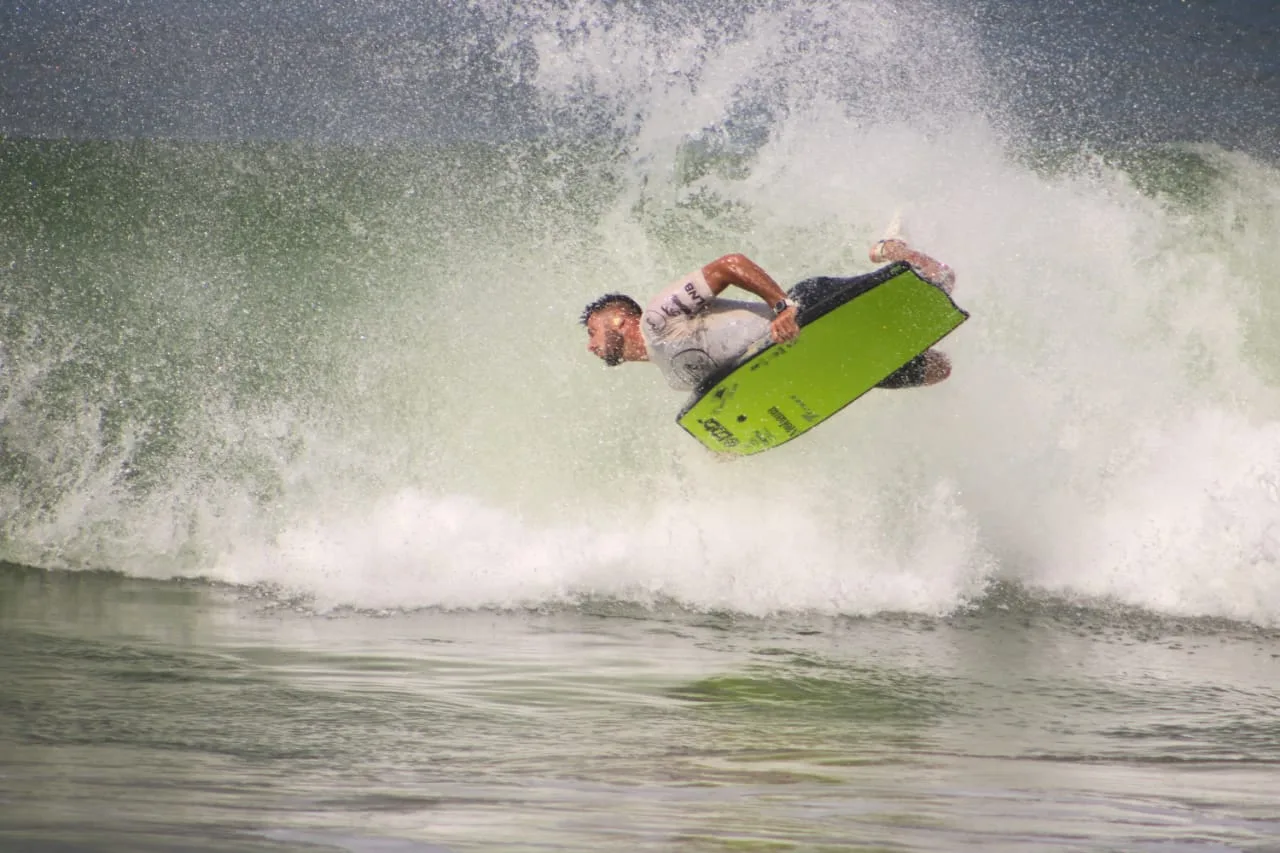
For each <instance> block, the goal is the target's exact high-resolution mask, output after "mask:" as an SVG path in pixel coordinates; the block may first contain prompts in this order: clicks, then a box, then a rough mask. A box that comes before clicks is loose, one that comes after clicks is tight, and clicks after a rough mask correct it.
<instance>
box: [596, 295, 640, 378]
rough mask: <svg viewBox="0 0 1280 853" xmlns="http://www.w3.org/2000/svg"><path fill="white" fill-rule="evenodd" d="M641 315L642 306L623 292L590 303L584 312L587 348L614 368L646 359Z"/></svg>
mask: <svg viewBox="0 0 1280 853" xmlns="http://www.w3.org/2000/svg"><path fill="white" fill-rule="evenodd" d="M641 313H642V312H641V310H640V305H639V303H637V302H636V301H635V300H634V299H632V298H631V297H630V296H625V295H623V294H621V293H606V294H605V295H604V296H601V297H600V298H599V299H597V300H596V301H594V302H592V303H590V304H589V305H587V307H586V308H584V309H582V317H581V320H582V325H584V326H586V327H587V349H588V350H590V351H591V352H592V354H594V355H597V356H599V357H600V358H602V359H604V363H605V364H607V365H609V366H610V367H615V366H617V365H619V364H621V363H622V362H624V361H640V360H642V359H643V358H644V357H645V348H644V338H643V336H642V335H641V334H640V315H641Z"/></svg>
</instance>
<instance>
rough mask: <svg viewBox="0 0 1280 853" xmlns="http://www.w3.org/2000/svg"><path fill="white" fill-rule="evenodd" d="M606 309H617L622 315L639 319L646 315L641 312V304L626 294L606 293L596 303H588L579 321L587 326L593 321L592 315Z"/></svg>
mask: <svg viewBox="0 0 1280 853" xmlns="http://www.w3.org/2000/svg"><path fill="white" fill-rule="evenodd" d="M606 308H617V309H618V310H620V311H622V313H624V314H630V315H631V316H633V317H639V316H640V315H641V314H643V313H644V312H643V311H641V310H640V303H639V302H636V301H635V300H634V299H632V298H631V297H630V296H627V295H626V294H625V293H606V294H605V295H604V296H601V297H600V298H599V299H597V300H596V301H595V302H591V303H588V304H587V307H586V308H583V309H582V316H581V317H579V318H578V321H579V322H580V323H582V325H584V326H585V325H587V321H588V320H590V319H591V315H592V314H594V313H596V312H597V311H603V310H604V309H606Z"/></svg>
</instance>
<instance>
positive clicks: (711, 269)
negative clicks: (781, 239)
mask: <svg viewBox="0 0 1280 853" xmlns="http://www.w3.org/2000/svg"><path fill="white" fill-rule="evenodd" d="M702 275H703V276H704V277H705V278H706V280H707V286H708V287H710V288H711V292H712V293H713V294H715V295H716V296H719V295H720V294H721V293H722V292H723V291H724V289H725V288H726V287H728V286H729V285H731V284H732V285H736V286H738V287H741V288H742V289H743V290H746V291H748V292H749V293H754V294H755V295H756V296H758V297H760V298H761V299H763V300H764V301H765V302H766V303H767V304H768V305H770V306H771V307H773V309H774V314H775V315H776V316H775V317H774V318H773V322H772V323H771V324H770V326H769V331H770V333H771V335H772V336H773V339H774V341H776V342H777V343H785V342H787V341H793V340H795V339H796V336H797V335H799V334H800V324H799V323H798V322H796V306H795V305H794V304H793V303H792V302H790V301H789V300H788V299H787V294H786V291H784V290H783V289H782V288H781V287H779V286H778V283H777V282H776V281H774V280H773V278H772V277H771V276H770V275H769V274H768V273H767V272H765V271H764V270H763V269H761V267H760V265H759V264H757V263H756V262H755V261H753V260H751V259H750V258H748V257H747V256H746V255H741V254H736V253H735V254H732V255H725V256H724V257H723V258H716V259H715V260H714V261H712V262H711V263H709V264H707V265H706V266H704V267H703V268H702ZM779 308H781V310H779Z"/></svg>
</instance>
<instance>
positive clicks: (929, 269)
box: [869, 240, 956, 294]
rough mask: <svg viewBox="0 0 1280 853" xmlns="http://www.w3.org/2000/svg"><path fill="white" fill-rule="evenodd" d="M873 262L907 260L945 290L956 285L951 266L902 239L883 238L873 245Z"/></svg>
mask: <svg viewBox="0 0 1280 853" xmlns="http://www.w3.org/2000/svg"><path fill="white" fill-rule="evenodd" d="M869 255H870V257H871V262H872V263H875V264H882V263H884V262H885V261H906V262H907V263H909V264H911V266H913V267H915V268H916V271H917V272H919V273H920V275H921V277H923V278H926V279H928V280H929V281H931V282H933V283H934V284H936V285H938V287H941V288H942V289H943V291H944V292H946V293H948V294H949V293H951V290H952V289H953V288H954V287H955V286H956V274H955V271H954V270H952V269H951V267H949V266H947V265H946V264H944V263H942V262H941V261H935V260H934V259H933V258H931V257H929V256H928V255H926V254H925V253H924V252H917V251H916V250H915V249H913V248H911V247H910V246H908V245H907V244H906V243H904V242H903V241H902V240H881V241H880V242H879V243H876V244H875V245H874V246H872V247H871V251H870V252H869Z"/></svg>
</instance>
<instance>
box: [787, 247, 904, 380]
mask: <svg viewBox="0 0 1280 853" xmlns="http://www.w3.org/2000/svg"><path fill="white" fill-rule="evenodd" d="M888 272H891V270H890V269H888V268H886V269H881V270H877V271H876V272H873V273H868V274H867V275H855V276H852V277H849V278H838V277H836V276H819V277H817V278H807V279H805V280H804V281H802V282H800V283H799V284H797V285H795V286H794V287H792V288H791V290H789V291H788V292H787V296H789V297H791V299H793V300H794V301H795V302H796V303H797V304H798V305H799V308H800V310H799V322H800V325H801V326H803V325H804V324H806V323H808V322H809V321H811V320H816V319H817V318H818V317H821V316H822V315H823V314H825V313H827V311H830V310H831V309H832V308H834V307H836V306H838V305H842V304H844V303H845V302H848V301H849V300H850V299H852V298H853V297H855V296H858V295H860V294H862V293H865V292H867V291H868V290H870V289H871V288H873V287H875V286H876V285H877V284H880V283H881V282H882V281H884V280H885V277H886V273H888ZM927 356H928V353H921V354H920V355H918V356H916V357H915V358H913V359H911V360H910V361H908V362H907V363H906V364H904V365H902V367H899V368H898V369H897V370H895V371H894V372H893V373H890V374H889V375H888V376H886V377H885V378H884V381H883V382H881V383H880V384H879V385H877V386H876V387H877V388H915V387H917V386H920V385H923V384H924V380H925V371H926V369H927V367H928V358H927Z"/></svg>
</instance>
